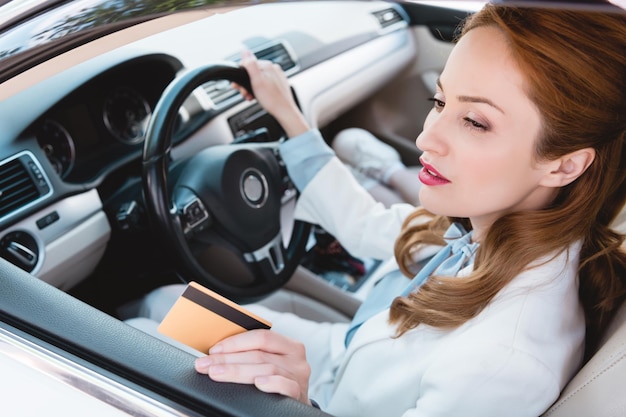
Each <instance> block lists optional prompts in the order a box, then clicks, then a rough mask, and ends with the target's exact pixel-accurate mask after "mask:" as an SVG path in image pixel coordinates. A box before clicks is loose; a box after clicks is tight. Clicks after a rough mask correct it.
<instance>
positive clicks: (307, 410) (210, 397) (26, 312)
mask: <svg viewBox="0 0 626 417" xmlns="http://www.w3.org/2000/svg"><path fill="white" fill-rule="evenodd" d="M0 289H1V290H0V321H2V322H4V323H6V324H8V325H10V326H13V327H15V328H17V329H19V330H20V331H23V332H24V333H27V334H29V335H32V336H33V337H34V338H36V339H39V340H41V341H43V342H44V344H50V345H52V346H55V347H57V348H58V349H59V350H58V352H60V353H62V354H63V353H65V355H66V356H67V357H69V358H72V356H76V357H78V358H80V359H81V360H83V361H84V362H83V366H85V365H86V366H88V367H89V368H91V369H94V370H95V371H97V372H100V373H106V374H107V375H108V376H109V377H113V378H115V380H116V381H118V382H119V383H121V384H124V385H126V386H129V387H130V388H132V389H137V388H138V387H140V388H139V389H140V390H142V392H143V393H144V394H145V395H148V396H150V397H153V398H155V399H157V400H159V401H162V402H165V403H167V404H168V405H170V406H171V407H174V408H181V407H182V408H183V409H184V408H187V409H190V410H193V411H195V412H197V413H198V414H199V415H204V416H229V417H243V416H255V417H258V416H272V417H280V416H285V417H288V416H289V417H291V416H303V417H306V416H324V415H328V414H325V413H323V412H321V411H320V410H317V409H315V408H313V407H310V406H307V405H304V404H302V403H299V402H297V401H295V400H292V399H290V398H286V397H282V396H280V395H269V394H264V393H262V392H260V391H258V390H257V389H256V388H254V387H253V386H249V385H238V384H227V383H216V382H213V381H211V380H210V379H209V378H208V377H207V376H206V375H200V374H198V373H196V372H195V370H194V368H193V361H194V357H193V356H192V355H190V354H189V353H186V352H184V351H182V350H180V349H178V348H176V347H174V346H171V345H169V344H167V343H165V342H163V341H161V340H159V339H157V338H155V337H152V336H150V335H148V334H145V333H143V332H141V331H140V330H137V329H135V328H133V327H131V326H129V325H127V324H126V323H124V322H122V321H120V320H118V319H116V318H114V317H112V316H110V315H107V314H105V313H103V312H101V311H99V310H97V309H95V308H93V307H91V306H89V305H87V304H85V303H83V302H81V301H79V300H77V299H75V298H73V297H71V296H70V295H68V294H66V293H64V292H63V291H61V290H58V289H56V288H54V287H52V286H50V285H48V284H46V283H45V282H43V281H41V280H39V279H37V278H35V277H33V276H31V275H30V274H28V273H26V272H24V271H22V270H21V269H19V268H17V267H16V266H14V265H12V264H10V263H9V262H7V261H5V260H4V259H0Z"/></svg>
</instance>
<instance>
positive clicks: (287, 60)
mask: <svg viewBox="0 0 626 417" xmlns="http://www.w3.org/2000/svg"><path fill="white" fill-rule="evenodd" d="M253 52H254V55H256V57H257V58H258V59H263V60H267V61H272V62H273V63H275V64H278V65H280V66H281V68H282V69H283V71H285V72H286V73H287V74H289V73H290V72H291V71H293V70H294V69H295V68H296V62H295V61H294V60H293V59H292V58H291V55H290V54H289V52H288V51H287V48H286V46H285V45H284V44H283V43H280V42H279V43H275V44H272V45H271V46H266V47H263V48H262V49H256V50H253ZM240 60H241V59H240V56H237V57H233V58H232V61H235V62H239V61H240ZM202 89H203V90H204V92H205V93H206V95H207V97H208V99H209V100H206V101H208V102H205V99H203V98H200V100H202V106H203V107H204V108H205V109H208V108H213V109H216V110H221V109H223V108H225V107H227V106H228V105H229V104H232V103H234V102H236V101H239V100H240V99H241V94H239V91H237V90H235V89H234V88H232V87H231V85H230V82H228V81H226V80H220V81H209V82H208V83H206V84H204V85H202Z"/></svg>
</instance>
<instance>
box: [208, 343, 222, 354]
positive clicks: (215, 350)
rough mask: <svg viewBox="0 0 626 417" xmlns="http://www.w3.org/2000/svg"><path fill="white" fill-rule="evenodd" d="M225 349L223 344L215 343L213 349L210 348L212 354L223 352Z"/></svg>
mask: <svg viewBox="0 0 626 417" xmlns="http://www.w3.org/2000/svg"><path fill="white" fill-rule="evenodd" d="M223 350H224V348H222V345H215V346H213V347H212V348H211V349H209V353H210V354H215V353H221V352H222V351H223Z"/></svg>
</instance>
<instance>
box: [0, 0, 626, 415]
mask: <svg viewBox="0 0 626 417" xmlns="http://www.w3.org/2000/svg"><path fill="white" fill-rule="evenodd" d="M216 10H218V9H216ZM218 11H219V12H227V11H228V9H223V10H218ZM203 17H206V15H204V14H180V15H176V18H172V17H169V18H168V17H165V18H163V19H160V20H156V21H153V22H148V23H145V24H143V25H138V26H137V27H136V28H135V29H133V31H134V32H133V31H125V32H124V35H125V36H126V37H125V38H124V39H122V38H121V37H120V36H121V35H120V36H118V35H111V36H108V37H104V38H102V39H101V40H100V41H99V42H100V43H98V44H97V46H98V48H94V45H93V44H92V45H90V48H89V49H88V48H77V49H76V50H75V51H74V52H72V54H76V55H75V56H72V54H70V53H68V54H65V55H64V56H63V57H62V58H64V60H60V59H59V60H58V61H55V60H52V61H50V63H49V65H48V66H46V65H41V66H39V67H38V68H35V69H33V70H31V71H26V72H24V74H22V75H21V76H18V77H15V78H14V79H13V80H12V81H10V82H9V83H4V85H3V89H2V91H1V92H0V100H1V99H3V98H8V97H11V96H12V95H14V94H17V93H18V92H20V91H21V90H23V89H24V88H26V87H27V86H30V85H32V84H36V83H37V82H39V81H40V80H41V79H42V78H43V77H46V76H49V75H50V71H51V67H50V66H54V65H58V68H57V69H56V71H55V70H54V69H53V70H52V72H53V73H55V72H60V71H63V70H64V69H65V68H64V66H71V64H72V63H73V62H74V61H77V62H79V61H82V60H85V59H86V57H85V54H87V55H88V56H90V55H92V54H93V55H94V56H96V55H98V54H100V53H102V52H103V51H108V50H112V49H114V48H115V47H117V46H118V45H119V44H120V43H122V44H124V43H128V42H129V37H128V36H129V35H130V38H131V39H141V38H143V37H146V36H148V35H150V34H152V33H157V32H159V31H160V30H162V29H163V27H168V28H169V27H176V26H179V25H182V24H184V23H188V22H190V21H194V20H197V19H201V18H203ZM411 31H412V33H411V35H412V36H411V41H410V42H409V46H407V47H406V48H404V49H401V50H399V52H397V54H396V55H395V56H394V60H393V62H394V63H395V65H396V66H397V71H396V70H395V69H394V72H393V73H391V72H390V70H389V62H390V61H387V62H382V61H381V62H379V63H372V64H371V66H369V69H370V71H369V72H366V71H362V72H359V73H354V74H351V77H349V78H346V79H345V80H343V83H342V85H341V87H338V86H332V87H331V86H329V87H328V88H326V90H325V91H324V93H323V94H318V91H317V90H312V89H311V88H310V87H309V86H310V85H311V83H312V82H313V80H320V79H323V77H321V76H320V75H319V74H315V70H314V69H313V70H309V71H308V72H305V73H302V74H298V75H296V76H294V77H293V79H291V80H290V81H291V83H292V86H293V87H294V89H295V90H296V91H297V93H298V98H299V100H300V103H301V105H302V107H303V111H304V113H305V115H306V116H307V118H308V119H309V121H310V122H311V124H312V125H313V126H315V127H319V128H320V129H321V130H322V131H323V133H328V132H330V133H333V132H337V131H339V130H341V129H342V128H347V127H354V126H357V125H358V126H359V127H362V128H365V129H368V130H369V131H371V132H372V133H374V134H375V135H377V136H378V137H380V138H381V139H382V140H384V141H385V142H387V143H390V144H391V145H393V146H394V147H396V148H397V149H398V150H399V152H400V153H401V155H402V159H403V161H404V162H405V163H406V164H407V165H411V164H414V165H416V164H417V163H418V159H417V158H418V156H419V154H418V153H417V150H416V148H415V144H414V138H415V137H416V136H417V134H418V133H419V131H420V130H421V125H420V123H416V121H417V120H423V118H424V115H425V114H426V113H427V112H428V110H429V108H430V107H431V104H430V103H429V102H428V101H427V100H425V99H424V100H416V99H415V96H416V94H417V95H418V96H419V97H423V98H426V97H431V96H432V95H433V91H432V89H433V88H434V86H435V80H436V78H437V76H438V74H439V73H440V71H441V70H442V66H443V63H444V62H445V60H446V58H447V55H448V53H449V51H450V49H451V45H450V44H447V43H442V42H438V41H436V40H434V38H433V37H432V36H431V35H430V34H429V33H428V29H426V28H421V27H416V28H411ZM94 43H95V42H94ZM415 51H429V53H428V54H420V56H419V57H417V56H415V55H414V53H416V52H415ZM351 53H352V54H358V53H359V51H358V50H357V51H352V52H351ZM422 55H424V56H422ZM355 56H357V55H350V54H344V56H343V57H341V56H339V57H335V58H334V59H333V60H329V62H328V63H326V64H325V65H319V66H318V69H317V71H320V74H323V72H321V71H326V70H328V71H330V70H332V69H333V65H336V66H341V67H342V68H346V67H348V68H349V67H350V66H349V64H350V62H352V61H353V58H354V57H355ZM72 58H74V60H72ZM379 66H380V68H379ZM383 67H386V68H384V69H383ZM407 83H408V84H407ZM357 85H365V86H369V87H368V88H363V89H361V91H362V93H363V94H364V95H366V94H372V96H371V97H369V98H368V99H367V100H362V99H363V98H364V97H357V96H349V95H348V94H353V92H354V91H359V88H357V87H356V86H357ZM382 85H384V88H380V87H381V86H382ZM407 86H408V87H407ZM317 88H318V89H319V90H323V89H322V88H321V87H319V86H317ZM346 89H347V90H346ZM348 92H350V93H348ZM359 102H360V103H361V104H356V103H359ZM399 106H402V109H399ZM239 109H240V108H239V107H237V108H236V109H233V110H232V111H233V112H234V111H236V110H237V111H238V110H239ZM407 109H412V111H413V112H414V114H412V115H411V116H412V117H406V113H407ZM339 114H341V117H339V118H338V117H337V115H339ZM222 129H223V126H221V125H219V126H218V125H217V124H215V125H214V126H211V127H208V128H207V129H206V130H205V131H204V132H201V133H202V134H206V135H207V136H214V137H220V135H215V134H214V131H217V132H218V133H219V132H221V131H222ZM326 131H327V132H326ZM209 133H210V135H209ZM174 156H175V157H178V156H179V155H176V151H174ZM286 213H287V216H289V210H286ZM288 220H289V219H288ZM614 227H615V229H616V230H618V231H620V232H621V233H625V234H626V207H625V208H624V209H623V210H622V212H621V214H620V215H619V217H618V219H617V220H616V222H615V223H614ZM286 232H287V233H288V232H289V230H286ZM59 286H60V285H59ZM361 300H362V297H355V296H354V294H350V293H347V292H346V291H344V290H342V289H340V288H338V287H336V286H334V285H331V284H329V283H328V282H326V281H324V280H321V279H320V278H319V277H317V276H316V275H315V274H313V273H312V272H311V271H309V270H307V269H305V268H303V267H300V268H298V269H297V270H296V272H295V274H294V276H293V278H292V279H291V280H290V281H289V282H288V283H287V284H286V286H285V288H284V289H283V290H281V291H279V292H278V293H277V294H276V295H273V296H271V297H269V298H268V300H267V301H266V302H264V304H266V305H267V306H269V307H274V308H277V309H282V310H289V311H292V312H295V313H297V314H299V315H302V316H304V317H307V318H309V319H312V320H316V321H327V320H332V321H349V320H350V318H351V317H352V316H353V315H354V313H355V312H356V310H357V309H358V307H359V305H360V303H361ZM625 393H626V306H622V308H621V309H620V311H619V313H618V314H617V316H616V317H615V318H614V321H613V323H612V325H611V327H610V328H609V329H608V331H607V333H606V335H605V337H604V339H603V341H602V342H601V343H600V346H599V348H598V350H597V352H596V353H595V354H594V355H593V357H592V358H591V359H590V360H589V361H588V362H587V363H586V364H585V365H584V367H583V368H582V369H581V370H580V371H579V372H578V374H577V375H575V377H574V378H573V379H572V380H571V381H570V382H569V384H568V385H567V386H566V387H565V389H564V390H563V392H562V393H561V396H560V397H559V399H558V400H557V401H556V403H555V404H554V405H553V406H552V407H551V408H550V409H549V410H548V411H547V412H546V413H545V414H544V416H550V417H619V416H622V417H623V416H626V395H625Z"/></svg>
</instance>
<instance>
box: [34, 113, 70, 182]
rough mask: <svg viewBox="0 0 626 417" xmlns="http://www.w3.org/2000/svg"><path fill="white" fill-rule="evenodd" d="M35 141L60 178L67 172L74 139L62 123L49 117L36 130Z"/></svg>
mask: <svg viewBox="0 0 626 417" xmlns="http://www.w3.org/2000/svg"><path fill="white" fill-rule="evenodd" d="M37 142H38V143H39V146H40V147H41V149H42V150H43V151H44V153H45V154H46V157H47V158H48V161H50V164H52V167H53V168H54V170H55V171H56V173H57V174H59V176H60V177H61V178H64V177H65V176H66V175H67V174H69V172H70V171H71V169H72V167H73V166H74V160H75V158H76V152H75V148H74V140H73V139H72V137H71V136H70V134H69V133H68V131H67V130H66V129H65V128H64V127H63V125H61V124H60V123H59V122H56V121H54V120H51V119H48V120H46V121H44V122H43V124H42V125H41V128H40V129H39V131H38V132H37Z"/></svg>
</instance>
